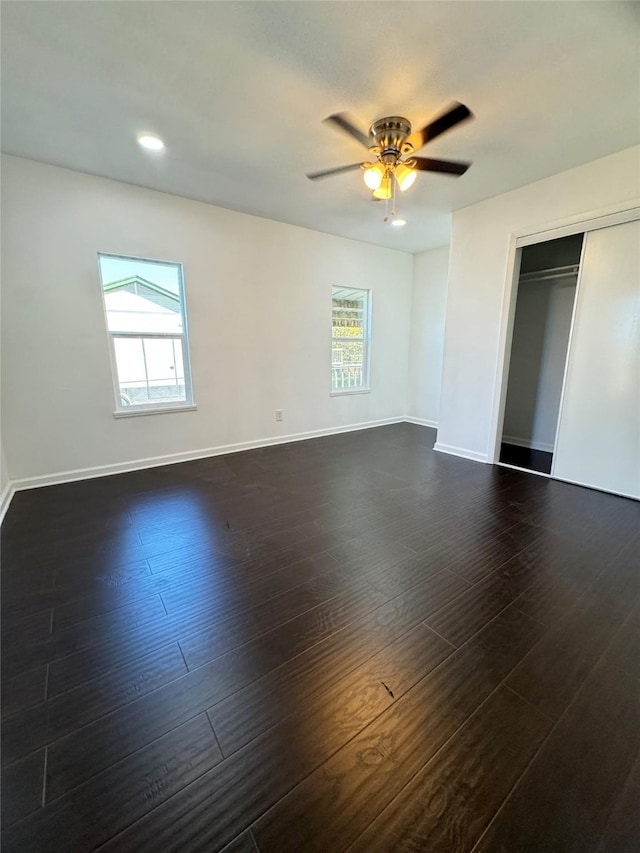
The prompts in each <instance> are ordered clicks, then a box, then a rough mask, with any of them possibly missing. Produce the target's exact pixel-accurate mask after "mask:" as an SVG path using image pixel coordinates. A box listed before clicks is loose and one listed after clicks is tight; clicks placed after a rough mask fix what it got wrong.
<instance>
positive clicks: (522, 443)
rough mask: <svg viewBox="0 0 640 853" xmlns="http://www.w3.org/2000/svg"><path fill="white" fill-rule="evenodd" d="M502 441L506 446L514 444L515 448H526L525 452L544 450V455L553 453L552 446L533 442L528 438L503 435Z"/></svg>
mask: <svg viewBox="0 0 640 853" xmlns="http://www.w3.org/2000/svg"><path fill="white" fill-rule="evenodd" d="M502 440H503V441H504V442H506V443H507V444H515V446H516V447H526V448H527V450H544V452H545V453H553V450H554V448H553V444H548V443H547V442H544V441H533V440H531V439H529V438H517V436H514V435H503V436H502Z"/></svg>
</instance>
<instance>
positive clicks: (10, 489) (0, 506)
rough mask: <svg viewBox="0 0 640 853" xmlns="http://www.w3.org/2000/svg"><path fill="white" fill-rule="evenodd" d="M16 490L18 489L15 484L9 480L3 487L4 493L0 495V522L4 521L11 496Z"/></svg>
mask: <svg viewBox="0 0 640 853" xmlns="http://www.w3.org/2000/svg"><path fill="white" fill-rule="evenodd" d="M15 491H16V489H15V486H14V484H13V483H12V482H11V480H9V482H8V483H7V485H6V486H5V487H4V489H3V492H2V495H1V496H0V524H2V522H3V521H4V517H5V515H6V514H7V510H8V509H9V504H10V503H11V498H12V497H13V496H14V494H15Z"/></svg>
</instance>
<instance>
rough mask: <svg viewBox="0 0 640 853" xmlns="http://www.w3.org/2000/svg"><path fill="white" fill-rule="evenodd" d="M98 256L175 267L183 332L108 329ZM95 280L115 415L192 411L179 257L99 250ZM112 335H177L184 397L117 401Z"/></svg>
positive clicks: (117, 389) (167, 336)
mask: <svg viewBox="0 0 640 853" xmlns="http://www.w3.org/2000/svg"><path fill="white" fill-rule="evenodd" d="M101 258H116V259H119V260H123V261H142V262H144V263H151V264H164V265H165V266H171V267H175V268H176V269H177V273H178V285H179V294H180V312H181V315H182V334H181V335H177V334H175V333H174V332H149V333H144V334H141V333H139V332H111V331H110V330H109V322H108V318H107V305H106V302H105V299H104V281H103V279H102V266H101V263H100V259H101ZM98 280H99V283H100V295H101V300H102V315H103V320H104V328H105V331H106V335H107V341H108V345H109V361H110V364H111V381H112V384H113V396H114V400H115V405H116V408H115V410H114V412H113V417H114V418H127V417H134V416H136V415H158V414H162V413H165V412H183V411H195V410H196V409H197V406H196V403H195V400H194V396H193V380H192V377H191V355H190V347H189V326H188V320H187V296H186V292H185V286H184V271H183V265H182V263H180V262H179V261H168V260H163V259H160V258H144V257H140V256H138V255H120V254H116V253H114V252H98ZM115 338H172V339H173V340H175V339H176V338H180V340H181V343H182V364H183V367H184V394H185V399H184V401H179V400H178V401H176V400H172V401H171V402H167V403H137V404H135V405H131V406H123V405H122V404H121V403H120V380H119V378H118V363H117V359H116V350H115V343H114V340H115Z"/></svg>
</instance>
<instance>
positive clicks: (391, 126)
mask: <svg viewBox="0 0 640 853" xmlns="http://www.w3.org/2000/svg"><path fill="white" fill-rule="evenodd" d="M410 134H411V122H410V121H409V120H408V119H406V118H403V117H402V116H387V117H386V118H380V119H378V120H377V121H374V123H373V124H372V125H371V128H370V129H369V135H370V137H371V139H372V140H373V142H372V145H371V149H370V150H371V151H372V152H373V153H374V154H378V156H379V158H380V160H382V162H383V163H386V164H388V165H393V164H395V163H396V162H397V160H398V158H399V157H400V155H401V154H407V153H409V151H412V150H413V148H412V147H411V146H405V142H406V140H407V137H408V136H410Z"/></svg>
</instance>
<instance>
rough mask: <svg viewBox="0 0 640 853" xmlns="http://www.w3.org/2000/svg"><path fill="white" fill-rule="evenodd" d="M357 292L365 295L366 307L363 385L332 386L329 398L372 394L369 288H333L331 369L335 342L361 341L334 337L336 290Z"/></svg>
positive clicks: (336, 285)
mask: <svg viewBox="0 0 640 853" xmlns="http://www.w3.org/2000/svg"><path fill="white" fill-rule="evenodd" d="M338 289H339V290H343V289H347V290H355V291H358V292H360V293H363V294H365V298H364V300H363V303H364V305H365V323H364V337H363V338H362V343H363V348H362V385H361V386H360V387H359V388H332V387H331V385H330V386H329V387H330V391H329V396H330V397H344V396H347V395H348V394H370V393H371V384H370V375H371V302H372V299H371V289H370V288H367V287H351V286H350V285H346V284H335V285H332V286H331V359H330V361H331V369H332V370H333V368H334V364H333V349H334V342H336V341H337V342H338V343H342V342H345V343H353V341H354V340H360V339H359V338H355V339H354V338H349V337H345V338H337V337H334V335H333V299H334V295H333V292H334V290H338Z"/></svg>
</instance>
